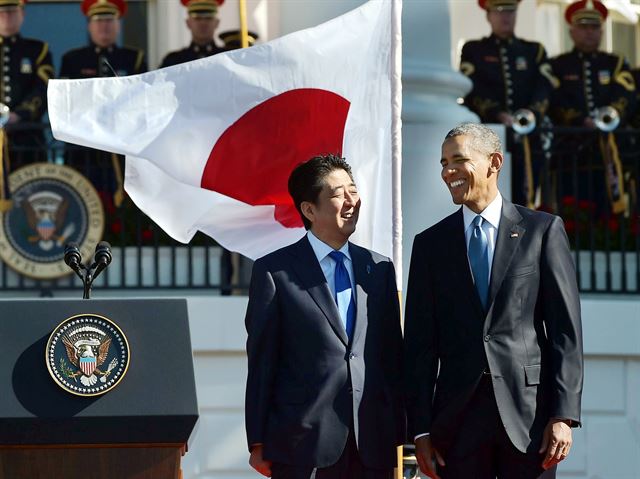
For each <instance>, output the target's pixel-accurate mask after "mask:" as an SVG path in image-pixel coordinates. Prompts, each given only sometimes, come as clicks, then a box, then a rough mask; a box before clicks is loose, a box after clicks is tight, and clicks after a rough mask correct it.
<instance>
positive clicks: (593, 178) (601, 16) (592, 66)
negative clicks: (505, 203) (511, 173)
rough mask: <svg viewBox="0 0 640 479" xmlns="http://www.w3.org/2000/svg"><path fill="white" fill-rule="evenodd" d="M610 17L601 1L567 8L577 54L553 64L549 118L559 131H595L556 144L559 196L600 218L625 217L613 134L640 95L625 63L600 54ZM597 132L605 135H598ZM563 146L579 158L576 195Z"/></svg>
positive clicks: (614, 56)
mask: <svg viewBox="0 0 640 479" xmlns="http://www.w3.org/2000/svg"><path fill="white" fill-rule="evenodd" d="M607 15H608V10H607V8H606V7H605V5H604V4H603V3H602V2H600V1H597V0H580V1H577V2H574V3H572V4H571V5H569V6H568V7H567V9H566V11H565V20H566V21H567V23H568V24H569V25H570V27H569V33H570V35H571V39H572V40H573V43H574V48H573V50H572V51H570V52H568V53H565V54H562V55H559V56H557V57H555V58H553V59H552V60H551V65H552V67H553V72H554V74H555V75H556V77H557V78H558V80H559V82H560V83H559V86H558V88H556V89H555V90H554V92H553V93H552V96H551V104H550V108H549V114H550V116H551V118H552V120H553V122H554V123H555V124H556V125H560V126H582V127H586V128H590V129H594V134H593V135H585V134H581V135H569V136H565V137H564V138H563V137H561V136H558V138H557V139H556V140H557V147H556V149H555V150H556V152H557V159H558V160H557V162H558V166H557V171H558V173H559V174H561V175H562V178H561V179H560V181H559V185H561V186H560V187H561V189H562V191H560V194H561V196H563V197H564V196H574V197H578V198H579V199H587V200H591V201H593V202H594V204H595V207H596V210H597V211H598V212H599V213H604V214H609V213H610V212H613V213H614V214H619V213H623V212H625V211H626V209H627V200H626V196H625V192H624V191H625V185H624V177H623V166H622V164H621V161H620V156H619V154H618V146H617V144H616V138H615V136H614V134H613V130H614V129H615V128H616V125H617V124H618V123H620V124H625V123H626V122H627V120H628V116H629V114H630V113H631V111H630V110H631V108H632V106H633V103H634V101H635V95H636V92H635V82H634V80H633V75H632V74H631V70H630V69H629V65H628V64H627V62H626V60H625V59H624V58H623V57H622V56H620V55H617V54H612V53H606V52H602V51H600V50H599V48H600V41H601V39H602V24H603V23H604V21H605V19H606V18H607ZM606 109H608V113H606V114H605V113H604V112H606V111H607V110H606ZM595 128H598V129H599V130H601V132H600V133H597V132H595ZM563 143H564V148H565V149H566V151H568V152H571V153H573V154H577V155H578V164H577V168H578V171H577V175H578V182H577V185H578V189H577V190H574V189H573V188H572V185H573V181H572V174H571V172H570V171H568V169H569V164H568V163H569V162H568V161H565V159H564V158H565V155H563V154H562V152H563V148H561V147H562V146H563ZM602 178H604V181H603V180H602ZM605 191H606V193H605ZM606 196H608V199H609V203H610V206H611V208H610V209H609V208H606V207H603V205H606V204H607V201H606Z"/></svg>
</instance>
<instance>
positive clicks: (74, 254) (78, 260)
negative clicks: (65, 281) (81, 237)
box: [64, 242, 82, 274]
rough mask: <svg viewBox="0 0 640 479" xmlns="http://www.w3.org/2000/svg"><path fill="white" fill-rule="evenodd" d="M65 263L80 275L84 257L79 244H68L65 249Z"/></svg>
mask: <svg viewBox="0 0 640 479" xmlns="http://www.w3.org/2000/svg"><path fill="white" fill-rule="evenodd" d="M64 262H65V263H67V265H68V266H69V268H71V269H72V270H73V271H75V272H76V273H78V274H80V266H81V264H82V255H81V254H80V248H79V247H78V243H73V242H72V243H67V244H66V245H65V247H64Z"/></svg>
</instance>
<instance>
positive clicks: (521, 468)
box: [438, 375, 556, 479]
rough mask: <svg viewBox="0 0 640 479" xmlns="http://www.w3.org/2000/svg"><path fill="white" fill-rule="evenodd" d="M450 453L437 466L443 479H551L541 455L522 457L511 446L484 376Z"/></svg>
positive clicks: (552, 470) (523, 454)
mask: <svg viewBox="0 0 640 479" xmlns="http://www.w3.org/2000/svg"><path fill="white" fill-rule="evenodd" d="M457 434H458V435H457V437H456V440H455V441H454V443H453V445H452V447H451V449H449V450H448V451H447V454H446V456H445V457H444V460H445V466H444V467H440V466H438V474H439V475H440V477H441V478H442V479H496V478H497V479H537V478H539V479H554V478H555V477H556V467H555V466H554V467H553V468H551V469H548V470H547V471H545V470H544V469H543V468H542V459H543V457H544V456H543V455H542V454H538V453H537V452H533V453H527V454H525V453H523V452H520V451H519V450H517V449H516V448H515V447H514V445H513V444H512V443H511V440H510V439H509V437H508V436H507V433H506V431H505V429H504V426H503V425H502V421H501V420H500V415H499V413H498V407H497V405H496V399H495V395H494V393H493V387H492V385H491V377H490V376H488V375H485V376H483V378H482V379H481V381H480V384H479V385H478V388H477V390H476V392H475V393H474V396H473V397H472V399H471V402H470V403H469V407H468V408H467V411H466V413H465V416H464V420H463V421H462V425H461V427H460V430H459V431H458V433H457Z"/></svg>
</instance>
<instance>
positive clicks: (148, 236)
mask: <svg viewBox="0 0 640 479" xmlns="http://www.w3.org/2000/svg"><path fill="white" fill-rule="evenodd" d="M152 239H153V231H151V230H149V229H144V230H142V241H151V240H152Z"/></svg>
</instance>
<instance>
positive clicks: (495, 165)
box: [489, 151, 504, 174]
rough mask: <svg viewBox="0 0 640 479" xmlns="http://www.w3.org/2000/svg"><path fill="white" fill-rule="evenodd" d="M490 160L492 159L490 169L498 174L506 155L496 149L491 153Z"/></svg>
mask: <svg viewBox="0 0 640 479" xmlns="http://www.w3.org/2000/svg"><path fill="white" fill-rule="evenodd" d="M489 161H491V165H490V166H489V171H491V172H492V173H495V174H497V173H498V172H499V171H500V170H501V169H502V164H503V163H504V156H502V153H500V152H497V151H496V152H495V153H491V156H490V157H489Z"/></svg>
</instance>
